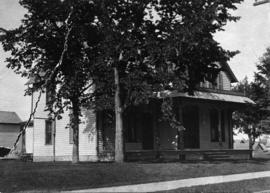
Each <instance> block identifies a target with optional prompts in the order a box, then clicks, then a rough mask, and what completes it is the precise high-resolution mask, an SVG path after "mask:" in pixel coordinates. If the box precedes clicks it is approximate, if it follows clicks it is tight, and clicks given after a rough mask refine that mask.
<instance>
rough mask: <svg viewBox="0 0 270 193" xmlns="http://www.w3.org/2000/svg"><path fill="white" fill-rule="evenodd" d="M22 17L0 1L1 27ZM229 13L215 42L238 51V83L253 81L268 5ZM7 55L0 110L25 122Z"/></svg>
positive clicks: (26, 102) (269, 41)
mask: <svg viewBox="0 0 270 193" xmlns="http://www.w3.org/2000/svg"><path fill="white" fill-rule="evenodd" d="M24 14H25V10H24V9H23V8H22V7H21V6H20V5H19V4H18V0H0V27H3V28H5V29H13V28H16V27H18V26H19V24H20V20H21V19H22V18H23V15H24ZM232 14H233V15H237V16H240V17H241V19H240V20H239V21H238V22H236V23H234V22H232V23H229V24H227V26H226V27H225V31H222V32H218V33H217V34H215V39H216V40H217V41H218V42H220V44H221V46H222V47H223V48H225V49H229V50H239V51H240V54H238V55H237V56H235V57H234V58H233V59H231V61H230V62H229V64H230V66H231V68H232V70H233V72H234V73H235V75H236V77H237V78H238V80H242V79H243V78H244V77H245V76H247V77H248V79H249V80H252V79H253V74H254V71H256V63H257V62H258V61H259V57H260V56H262V54H263V53H264V52H265V50H266V48H267V47H268V46H270V3H268V4H263V5H260V6H256V7H254V6H253V0H245V1H244V2H243V3H242V4H241V5H239V6H238V9H237V10H236V11H234V12H232ZM7 56H8V53H5V52H4V51H3V49H2V47H1V45H0V111H15V112H16V113H17V114H18V115H19V116H20V118H21V119H22V120H27V119H28V116H29V113H30V97H25V96H24V90H25V88H26V86H25V82H26V80H25V79H23V78H21V77H20V76H19V75H17V74H15V73H14V72H13V71H12V70H10V69H7V68H6V63H5V58H6V57H7Z"/></svg>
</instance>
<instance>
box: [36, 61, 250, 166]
mask: <svg viewBox="0 0 270 193" xmlns="http://www.w3.org/2000/svg"><path fill="white" fill-rule="evenodd" d="M235 82H237V79H236V77H235V75H234V73H233V72H232V70H231V68H230V67H229V66H228V65H226V64H224V65H223V66H222V71H221V72H220V73H219V75H218V78H217V80H216V84H215V85H213V84H211V83H210V82H207V81H205V82H202V83H201V84H200V85H198V90H197V91H195V93H194V95H193V96H190V95H188V94H187V93H179V92H178V93H177V92H163V93H159V99H155V100H152V101H151V102H150V103H149V104H147V105H141V106H137V107H134V108H131V109H129V111H128V112H127V113H126V115H125V116H124V130H125V133H124V138H125V156H126V159H127V160H137V159H148V158H149V159H153V158H155V157H156V156H157V155H158V156H159V157H161V158H164V159H177V158H178V157H179V153H180V151H179V150H177V149H176V145H177V138H176V137H177V131H176V130H175V129H173V128H171V127H170V126H169V124H168V123H167V122H165V121H162V120H161V119H160V117H161V110H160V106H161V101H162V98H165V97H172V98H173V100H174V106H175V109H176V115H177V118H178V119H179V120H180V121H181V122H182V123H183V126H184V127H185V131H184V147H185V150H184V151H183V152H181V153H182V154H184V156H185V159H187V160H188V159H204V158H209V159H211V158H213V159H214V158H228V159H247V158H249V153H250V152H249V150H246V149H244V150H234V149H233V131H232V113H233V111H235V110H238V109H240V108H244V107H245V105H246V104H254V102H253V101H252V100H250V99H249V98H247V97H245V96H244V94H242V93H236V92H233V91H232V90H231V83H235ZM37 95H38V94H37V93H33V102H35V101H36V100H37ZM46 98H47V97H46V94H43V95H42V96H41V100H40V104H39V105H38V108H37V112H36V114H35V116H34V120H33V122H34V126H33V146H32V147H33V150H32V152H33V159H34V161H53V160H56V161H70V160H71V155H72V130H71V129H70V128H67V124H68V122H69V117H68V113H65V114H64V115H63V119H61V120H57V121H55V122H52V121H50V120H49V119H48V113H47V112H46V111H44V109H45V106H46ZM111 113H112V112H109V111H103V112H97V113H93V111H91V110H88V111H87V110H85V111H84V117H83V120H84V121H83V122H82V123H81V125H80V129H79V154H80V156H79V159H80V161H104V160H113V156H114V124H113V121H112V120H111V116H110V114H111ZM54 128H55V129H54Z"/></svg>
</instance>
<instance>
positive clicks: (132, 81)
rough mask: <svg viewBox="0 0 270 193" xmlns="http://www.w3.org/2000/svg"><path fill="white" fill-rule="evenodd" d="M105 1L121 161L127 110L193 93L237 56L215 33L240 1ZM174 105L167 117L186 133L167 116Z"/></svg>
mask: <svg viewBox="0 0 270 193" xmlns="http://www.w3.org/2000/svg"><path fill="white" fill-rule="evenodd" d="M101 2H102V3H101V4H102V6H101V7H102V16H101V18H100V22H101V23H103V29H102V31H103V32H104V33H103V35H104V41H102V43H103V45H104V46H103V49H102V50H103V52H102V54H101V55H100V57H99V61H100V65H101V66H102V65H103V66H106V69H107V72H108V74H110V75H109V76H108V77H113V78H114V80H113V82H114V83H115V89H112V90H111V91H112V93H111V94H110V96H114V97H115V102H114V105H115V114H116V115H115V117H116V138H115V159H116V161H117V162H122V161H123V159H124V152H123V149H124V141H123V130H124V128H123V113H124V112H125V111H126V110H127V108H128V107H129V106H132V105H134V104H135V105H136V104H138V103H145V102H147V101H148V100H149V98H151V97H153V93H156V92H162V91H165V90H174V91H181V92H183V91H184V92H186V91H187V92H189V94H193V91H194V90H195V89H196V86H197V85H198V83H199V82H201V81H203V80H205V79H206V80H209V81H210V82H214V80H215V79H216V77H217V74H218V72H219V71H220V70H221V69H220V67H219V65H218V64H221V66H222V64H223V63H226V62H227V61H228V60H229V59H230V58H231V57H232V56H233V55H234V54H236V52H231V51H227V50H224V49H223V48H222V47H221V46H220V45H219V44H218V42H216V41H215V40H214V39H213V34H214V33H215V32H217V31H219V30H222V28H223V26H224V25H225V24H226V23H227V21H236V20H237V19H238V17H234V16H232V15H231V14H229V12H228V11H229V10H231V9H236V6H235V5H236V4H237V3H240V2H241V0H234V1H231V0H227V1H214V2H212V1H211V2H210V1H208V0H204V1H196V0H190V1H181V2H179V1H176V0H172V1H156V0H148V1H143V2H142V1H127V0H117V1H116V0H111V1H101ZM102 43H101V44H102ZM104 69H105V68H104ZM113 73H114V74H113ZM112 74H113V75H112ZM97 79H98V78H97ZM105 85H106V84H105ZM101 90H103V89H101ZM164 101H167V100H164ZM170 105H173V104H172V103H171V102H168V101H167V102H165V104H164V105H163V107H162V108H163V109H164V110H163V112H164V113H167V115H165V117H166V119H167V120H168V121H170V122H171V124H170V125H174V126H175V127H176V128H177V129H178V130H179V135H183V134H180V133H181V132H183V131H182V130H183V127H182V125H181V123H179V121H177V120H176V119H175V116H174V115H173V114H172V113H169V112H171V111H172V109H173V108H171V107H170ZM180 139H181V138H180ZM180 144H183V142H181V143H180ZM182 148H183V147H182Z"/></svg>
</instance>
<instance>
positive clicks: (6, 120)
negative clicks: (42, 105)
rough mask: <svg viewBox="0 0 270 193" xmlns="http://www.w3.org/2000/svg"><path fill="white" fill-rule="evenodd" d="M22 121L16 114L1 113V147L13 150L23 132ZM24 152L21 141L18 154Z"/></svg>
mask: <svg viewBox="0 0 270 193" xmlns="http://www.w3.org/2000/svg"><path fill="white" fill-rule="evenodd" d="M21 123H22V121H21V119H20V118H19V116H18V115H17V114H16V113H15V112H9V111H0V146H2V147H6V148H11V147H12V146H13V144H14V142H15V140H16V139H17V136H18V134H19V132H20V130H21V125H22V124H21ZM21 150H22V141H21V140H20V141H19V143H18V147H17V152H21Z"/></svg>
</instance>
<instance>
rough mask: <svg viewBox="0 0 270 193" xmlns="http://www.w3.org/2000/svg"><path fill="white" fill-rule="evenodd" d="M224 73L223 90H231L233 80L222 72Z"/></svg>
mask: <svg viewBox="0 0 270 193" xmlns="http://www.w3.org/2000/svg"><path fill="white" fill-rule="evenodd" d="M220 73H221V74H222V84H223V90H231V80H230V78H229V77H228V75H227V74H226V73H225V72H220Z"/></svg>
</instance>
